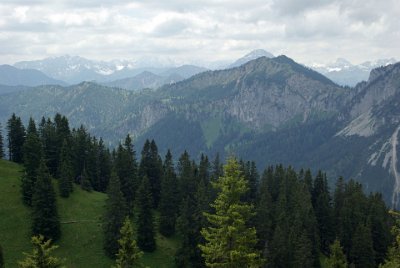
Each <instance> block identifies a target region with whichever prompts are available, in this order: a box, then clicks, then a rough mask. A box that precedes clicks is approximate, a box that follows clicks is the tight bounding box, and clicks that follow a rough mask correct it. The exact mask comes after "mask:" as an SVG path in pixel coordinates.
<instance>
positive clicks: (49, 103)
mask: <svg viewBox="0 0 400 268" xmlns="http://www.w3.org/2000/svg"><path fill="white" fill-rule="evenodd" d="M398 107H400V63H396V64H389V65H387V66H383V67H379V68H376V69H374V70H372V71H371V73H370V75H369V78H368V79H367V81H364V82H361V83H359V84H357V86H355V87H352V88H351V87H342V86H338V85H337V84H336V83H334V82H332V81H331V80H330V79H328V78H327V77H325V76H323V75H322V74H320V73H318V72H316V71H314V70H312V69H310V68H307V67H305V66H304V65H301V64H299V63H296V62H295V61H293V60H292V59H290V58H288V57H286V56H278V57H272V58H267V57H260V58H257V59H255V60H251V61H249V62H247V63H245V64H243V65H241V66H239V67H234V68H230V69H225V70H217V71H205V72H201V73H198V74H195V75H193V76H191V77H190V78H188V79H185V80H183V81H178V82H174V83H170V84H167V85H164V86H161V87H160V88H159V89H145V90H140V91H132V90H125V89H121V88H117V87H108V86H104V85H99V84H97V83H93V82H83V83H80V84H78V85H74V86H68V87H62V86H58V85H47V86H39V87H35V88H33V89H30V90H23V91H20V92H15V93H8V94H3V95H0V122H2V123H3V125H4V124H5V122H6V120H7V119H8V118H9V117H10V115H11V113H13V112H15V113H17V114H18V115H20V116H21V117H22V118H23V120H25V121H27V120H28V119H29V116H33V117H34V118H35V119H36V120H39V119H40V118H41V117H42V116H43V115H44V116H53V115H54V114H55V113H56V112H59V113H62V114H64V115H66V116H67V117H68V118H69V119H70V122H73V123H74V126H75V127H77V126H79V125H80V124H84V125H85V126H86V127H87V128H88V129H89V130H90V131H91V132H92V133H93V134H95V135H97V136H102V137H103V138H104V139H105V140H107V141H109V145H110V146H115V145H116V144H117V143H118V142H119V141H120V140H121V139H123V138H124V137H125V135H126V134H127V133H130V134H131V135H132V137H133V139H134V141H135V144H136V146H141V145H142V144H143V141H144V140H145V139H147V138H154V139H155V140H156V141H157V144H158V146H159V149H160V151H161V153H165V152H166V150H167V149H168V148H171V149H173V153H174V155H175V156H178V155H179V154H180V153H181V152H182V151H183V150H185V149H186V150H188V152H189V153H190V154H191V155H193V156H198V155H199V154H200V153H202V152H203V153H207V154H209V155H210V156H213V155H215V154H216V153H217V152H219V153H221V154H222V156H225V155H229V154H231V153H234V154H236V155H238V156H239V157H243V158H245V159H249V160H254V161H256V162H257V165H258V167H259V168H260V169H261V168H264V167H265V166H266V165H271V164H278V163H283V164H286V165H292V166H294V167H295V168H301V167H306V168H308V167H310V168H312V169H313V170H317V169H322V170H324V171H326V172H327V174H328V177H329V178H330V179H331V181H332V182H333V181H334V180H335V179H336V178H337V177H338V176H344V177H345V178H346V179H348V178H355V179H357V180H360V181H362V182H363V184H364V185H365V187H366V189H365V190H366V191H368V192H369V191H381V192H382V193H383V194H384V197H385V200H386V201H387V202H388V203H391V204H392V205H393V206H394V207H398V194H399V192H400V175H399V173H398V166H399V164H398V160H397V153H398V151H399V150H400V149H399V147H398V145H397V144H398V132H399V130H400V117H399V116H400V113H399V111H400V110H399V108H398ZM136 149H137V150H139V149H140V148H138V147H136Z"/></svg>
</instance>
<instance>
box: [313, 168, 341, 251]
mask: <svg viewBox="0 0 400 268" xmlns="http://www.w3.org/2000/svg"><path fill="white" fill-rule="evenodd" d="M312 204H313V207H314V210H315V216H316V218H317V222H318V230H319V241H320V245H321V251H322V252H324V253H328V252H329V246H330V245H331V244H332V242H333V240H334V235H335V234H334V227H333V224H334V219H333V209H332V204H331V198H330V194H329V189H328V182H327V179H326V175H325V174H323V173H322V172H321V171H319V172H318V175H317V177H316V178H315V181H314V187H313V191H312Z"/></svg>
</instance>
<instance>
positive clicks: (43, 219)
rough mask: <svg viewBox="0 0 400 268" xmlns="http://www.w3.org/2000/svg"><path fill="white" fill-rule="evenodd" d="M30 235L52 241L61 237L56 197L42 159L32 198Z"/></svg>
mask: <svg viewBox="0 0 400 268" xmlns="http://www.w3.org/2000/svg"><path fill="white" fill-rule="evenodd" d="M32 233H33V235H43V236H44V237H45V238H46V239H52V240H53V241H56V240H57V239H59V238H60V235H61V231H60V219H59V217H58V212H57V204H56V196H55V192H54V189H53V184H52V182H51V177H50V174H49V172H48V169H47V167H46V164H45V162H44V160H43V158H42V159H41V160H40V164H39V169H38V172H37V179H36V183H35V189H34V192H33V196H32Z"/></svg>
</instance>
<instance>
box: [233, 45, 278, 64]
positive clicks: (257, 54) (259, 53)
mask: <svg viewBox="0 0 400 268" xmlns="http://www.w3.org/2000/svg"><path fill="white" fill-rule="evenodd" d="M261 57H267V58H273V57H274V55H272V54H271V53H269V52H268V51H265V50H264V49H255V50H253V51H251V52H250V53H247V54H246V55H244V56H243V57H241V58H240V59H238V60H236V61H235V62H234V63H232V64H231V65H229V66H228V68H234V67H238V66H241V65H243V64H245V63H247V62H249V61H251V60H255V59H258V58H261Z"/></svg>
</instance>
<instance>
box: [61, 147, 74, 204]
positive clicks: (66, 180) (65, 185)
mask: <svg viewBox="0 0 400 268" xmlns="http://www.w3.org/2000/svg"><path fill="white" fill-rule="evenodd" d="M69 148H70V146H69V145H68V142H67V140H64V143H63V146H62V148H61V155H60V166H59V168H58V174H59V179H58V187H59V191H60V195H61V196H62V197H68V196H69V195H70V194H71V193H72V191H73V189H74V187H73V175H72V174H73V171H72V160H71V153H70V150H69Z"/></svg>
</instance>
